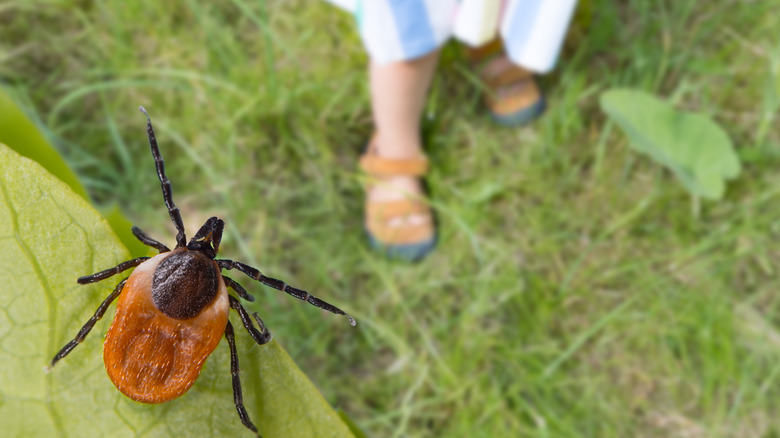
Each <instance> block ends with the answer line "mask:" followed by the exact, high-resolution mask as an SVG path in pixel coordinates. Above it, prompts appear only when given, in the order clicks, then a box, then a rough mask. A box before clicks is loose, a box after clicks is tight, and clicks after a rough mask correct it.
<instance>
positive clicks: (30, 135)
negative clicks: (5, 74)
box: [0, 87, 147, 257]
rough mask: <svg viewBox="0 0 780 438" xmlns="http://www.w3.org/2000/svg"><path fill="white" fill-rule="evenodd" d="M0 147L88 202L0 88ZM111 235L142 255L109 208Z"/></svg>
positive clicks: (76, 182) (118, 214)
mask: <svg viewBox="0 0 780 438" xmlns="http://www.w3.org/2000/svg"><path fill="white" fill-rule="evenodd" d="M0 143H5V144H6V145H8V146H9V147H10V148H11V149H13V150H15V151H16V152H18V153H19V154H21V155H22V156H25V157H27V158H30V159H32V160H34V161H37V162H38V164H40V165H41V166H43V168H44V169H46V170H47V171H49V173H51V174H52V175H54V176H56V177H57V178H59V179H60V180H61V181H62V182H64V183H65V184H67V185H68V186H69V187H70V188H71V190H73V191H74V192H76V194H78V195H79V196H81V197H82V198H84V199H86V200H87V201H89V195H87V191H86V190H85V189H84V186H82V185H81V182H80V181H79V179H78V177H77V176H76V174H75V173H73V171H71V170H70V168H69V167H68V165H67V163H65V160H63V159H62V157H61V156H60V155H59V153H57V151H56V150H55V149H54V148H53V147H52V146H51V145H50V144H49V142H48V141H46V138H45V137H44V136H43V135H42V134H41V133H40V131H38V128H37V127H36V126H35V124H34V123H33V122H32V121H30V119H28V118H27V116H25V115H24V113H23V112H22V111H21V110H20V109H19V107H17V106H16V104H15V103H14V102H13V101H12V100H11V98H10V97H9V96H8V94H6V93H5V91H4V90H3V89H2V87H0ZM103 215H104V216H105V217H106V218H107V219H108V222H109V223H110V224H111V226H112V227H113V228H114V232H115V233H116V235H117V236H118V237H119V239H120V240H121V241H122V243H123V244H124V245H125V246H126V247H127V248H128V249H129V250H130V252H131V253H132V254H133V256H135V257H140V256H143V255H146V252H147V248H146V247H145V246H143V244H141V242H139V241H138V239H136V238H135V237H134V236H133V234H132V233H131V232H130V227H131V226H132V225H131V224H130V221H128V220H127V219H126V218H125V217H124V215H123V214H122V212H121V211H119V208H118V207H116V206H112V207H109V208H107V209H106V211H104V212H103Z"/></svg>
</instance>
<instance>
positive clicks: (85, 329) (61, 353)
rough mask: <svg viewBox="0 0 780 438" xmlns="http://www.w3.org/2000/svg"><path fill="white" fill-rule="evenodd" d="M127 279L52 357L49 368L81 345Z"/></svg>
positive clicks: (120, 283) (118, 285) (117, 286)
mask: <svg viewBox="0 0 780 438" xmlns="http://www.w3.org/2000/svg"><path fill="white" fill-rule="evenodd" d="M126 281H127V279H126V278H125V279H124V280H122V281H120V282H119V284H117V285H116V287H115V288H114V291H113V292H111V295H109V296H108V298H106V299H105V300H104V301H103V302H102V303H100V306H99V307H98V308H97V310H96V311H95V314H94V315H92V318H89V321H87V323H86V324H84V327H81V330H79V333H78V334H77V335H76V337H75V338H73V340H72V341H70V342H68V343H67V344H65V346H64V347H62V350H60V351H59V353H57V354H56V355H55V356H54V359H52V360H51V366H54V364H56V363H57V361H59V360H60V359H62V358H63V357H65V356H67V355H68V353H70V352H71V351H73V349H74V348H76V346H77V345H79V344H80V343H81V341H83V340H84V338H86V337H87V335H88V334H89V331H90V330H92V327H94V326H95V323H96V322H98V320H99V319H100V318H102V317H103V314H104V313H106V309H108V306H109V305H111V303H112V302H113V301H114V300H115V299H116V297H118V296H119V294H120V293H121V292H122V287H123V286H124V285H125V282H126Z"/></svg>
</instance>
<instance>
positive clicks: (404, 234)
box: [369, 221, 435, 245]
mask: <svg viewBox="0 0 780 438" xmlns="http://www.w3.org/2000/svg"><path fill="white" fill-rule="evenodd" d="M369 231H370V232H371V235H372V236H374V238H375V239H376V240H378V241H379V242H381V243H383V244H385V245H406V244H410V243H418V242H422V241H426V240H429V239H432V238H433V236H434V235H435V231H434V227H433V223H432V222H430V221H428V222H423V223H421V224H416V225H403V226H399V227H391V226H388V225H379V224H373V225H371V226H370V227H369Z"/></svg>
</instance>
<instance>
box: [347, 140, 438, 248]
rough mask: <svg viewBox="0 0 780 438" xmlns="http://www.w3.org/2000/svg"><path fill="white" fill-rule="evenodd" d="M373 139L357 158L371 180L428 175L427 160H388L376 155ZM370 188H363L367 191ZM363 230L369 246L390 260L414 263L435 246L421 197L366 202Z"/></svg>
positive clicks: (430, 219) (428, 209) (430, 218)
mask: <svg viewBox="0 0 780 438" xmlns="http://www.w3.org/2000/svg"><path fill="white" fill-rule="evenodd" d="M375 139H376V135H375V136H374V138H373V139H372V140H371V142H370V143H369V145H368V147H367V148H366V152H365V153H364V154H363V156H362V157H360V168H361V169H362V170H363V172H365V173H366V174H367V175H368V176H369V177H370V178H371V179H374V180H381V179H382V178H386V177H390V176H399V175H407V176H416V177H422V176H424V175H425V174H426V173H427V171H428V158H427V157H426V156H425V155H421V156H420V157H417V158H410V159H387V158H381V157H379V156H378V155H377V150H376V146H374V144H375ZM371 186H372V184H371V183H370V182H369V183H368V184H366V191H368V190H370V189H371ZM410 216H424V217H425V219H424V220H423V221H422V222H420V223H415V224H411V223H406V224H402V225H398V226H395V225H390V224H389V223H390V221H391V220H393V219H396V218H408V217H410ZM364 226H365V230H366V234H367V235H368V240H369V243H370V244H371V246H372V247H373V248H375V249H377V250H379V251H381V252H383V253H385V254H387V255H388V256H390V257H393V258H399V259H404V260H408V261H416V260H419V259H421V258H423V257H424V256H425V255H426V254H428V253H429V252H430V251H431V250H432V249H433V247H434V246H435V245H436V227H435V223H434V217H433V211H432V210H431V207H430V205H429V204H428V203H427V202H426V200H425V199H424V198H423V197H421V196H409V197H406V198H403V199H396V200H392V201H367V203H366V209H365V223H364Z"/></svg>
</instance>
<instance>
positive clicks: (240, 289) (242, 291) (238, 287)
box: [222, 275, 255, 301]
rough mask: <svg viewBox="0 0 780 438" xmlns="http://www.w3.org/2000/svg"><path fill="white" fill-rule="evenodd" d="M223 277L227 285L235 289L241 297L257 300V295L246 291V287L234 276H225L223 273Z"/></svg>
mask: <svg viewBox="0 0 780 438" xmlns="http://www.w3.org/2000/svg"><path fill="white" fill-rule="evenodd" d="M222 279H223V280H225V285H226V286H227V287H229V288H231V289H233V290H234V291H236V293H237V294H238V296H239V297H241V298H243V299H245V300H247V301H254V300H255V297H254V296H253V295H249V293H248V292H247V291H246V289H244V288H243V286H241V285H240V284H238V282H236V281H235V280H233V279H232V278H230V277H225V276H224V275H223V276H222Z"/></svg>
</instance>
